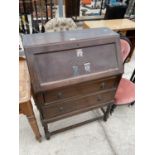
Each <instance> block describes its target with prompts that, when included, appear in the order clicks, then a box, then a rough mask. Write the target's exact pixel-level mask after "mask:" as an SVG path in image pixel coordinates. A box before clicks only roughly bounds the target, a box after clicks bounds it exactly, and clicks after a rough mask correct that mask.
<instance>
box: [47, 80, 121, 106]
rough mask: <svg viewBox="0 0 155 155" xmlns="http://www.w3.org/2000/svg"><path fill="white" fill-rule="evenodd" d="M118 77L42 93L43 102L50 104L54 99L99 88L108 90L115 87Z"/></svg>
mask: <svg viewBox="0 0 155 155" xmlns="http://www.w3.org/2000/svg"><path fill="white" fill-rule="evenodd" d="M118 80H119V78H118V77H111V78H108V79H101V80H97V81H91V82H87V83H83V84H79V85H75V86H72V87H65V88H61V89H57V90H53V91H49V92H45V93H44V99H45V104H50V103H52V102H55V101H63V100H66V99H69V98H72V97H79V96H84V95H86V94H90V93H94V92H97V91H101V90H108V89H111V88H116V86H117V83H118Z"/></svg>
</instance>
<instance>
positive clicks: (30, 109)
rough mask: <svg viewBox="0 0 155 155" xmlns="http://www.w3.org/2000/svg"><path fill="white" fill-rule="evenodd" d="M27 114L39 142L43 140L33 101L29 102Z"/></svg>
mask: <svg viewBox="0 0 155 155" xmlns="http://www.w3.org/2000/svg"><path fill="white" fill-rule="evenodd" d="M25 115H26V116H27V119H28V121H29V124H30V126H31V128H32V130H33V132H34V134H35V137H36V139H37V140H38V141H39V142H41V135H40V132H39V128H38V125H37V121H36V118H35V115H34V112H33V107H32V104H31V101H29V102H28V103H27V110H26V111H25Z"/></svg>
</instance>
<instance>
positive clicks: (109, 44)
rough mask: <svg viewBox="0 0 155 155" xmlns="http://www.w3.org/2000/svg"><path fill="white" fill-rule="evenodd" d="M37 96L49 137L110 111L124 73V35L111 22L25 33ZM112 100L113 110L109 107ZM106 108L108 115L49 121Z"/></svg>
mask: <svg viewBox="0 0 155 155" xmlns="http://www.w3.org/2000/svg"><path fill="white" fill-rule="evenodd" d="M23 44H24V49H25V54H26V60H27V64H28V68H29V72H30V78H31V85H32V88H31V89H32V93H33V98H34V100H35V103H36V106H37V108H38V110H39V111H40V117H41V122H42V125H43V127H44V131H45V135H46V138H47V139H49V138H50V136H51V135H52V134H55V133H58V132H61V131H64V130H67V129H70V128H73V127H76V126H79V125H82V124H85V123H88V122H91V121H94V120H97V119H100V118H102V119H104V120H106V119H107V117H108V109H109V108H110V106H111V104H112V103H113V102H114V96H115V92H116V89H117V86H118V83H119V81H120V78H121V75H122V73H123V65H122V60H121V56H120V38H119V35H118V34H117V33H115V32H113V31H111V30H110V29H107V28H95V29H85V30H74V31H65V32H52V33H42V34H33V35H25V36H24V43H23ZM104 106H107V110H106V111H105V110H104V109H103V107H104ZM96 108H101V109H102V111H103V114H104V115H102V116H99V117H97V118H93V119H91V120H87V121H84V122H81V123H79V124H74V125H72V126H69V127H66V128H63V129H59V130H56V131H53V132H50V131H49V130H48V123H51V122H54V121H57V120H60V119H64V118H66V117H69V116H73V115H76V114H80V113H83V112H87V111H90V110H93V109H96Z"/></svg>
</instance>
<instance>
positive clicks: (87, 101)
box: [42, 89, 116, 119]
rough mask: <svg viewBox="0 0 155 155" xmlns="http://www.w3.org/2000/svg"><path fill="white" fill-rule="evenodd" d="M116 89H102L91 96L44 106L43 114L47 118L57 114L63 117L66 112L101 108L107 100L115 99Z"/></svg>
mask: <svg viewBox="0 0 155 155" xmlns="http://www.w3.org/2000/svg"><path fill="white" fill-rule="evenodd" d="M115 91H116V89H111V90H109V91H106V92H104V91H101V92H98V93H95V94H93V95H91V96H86V97H83V98H79V99H75V100H71V101H66V102H58V103H56V104H51V105H48V106H44V107H42V111H43V116H44V118H45V119H50V118H53V117H57V116H59V117H60V116H62V118H63V116H64V114H68V113H74V112H75V113H78V112H79V111H83V112H85V111H89V110H90V109H93V108H99V107H101V106H104V105H105V104H106V103H107V102H110V101H112V100H114V95H115Z"/></svg>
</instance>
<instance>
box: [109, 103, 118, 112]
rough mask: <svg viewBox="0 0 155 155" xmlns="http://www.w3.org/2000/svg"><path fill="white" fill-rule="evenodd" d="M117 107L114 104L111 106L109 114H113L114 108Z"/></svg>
mask: <svg viewBox="0 0 155 155" xmlns="http://www.w3.org/2000/svg"><path fill="white" fill-rule="evenodd" d="M116 107H117V106H116V105H115V104H113V105H112V106H111V108H110V114H112V113H113V112H114V109H115V108H116Z"/></svg>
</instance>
